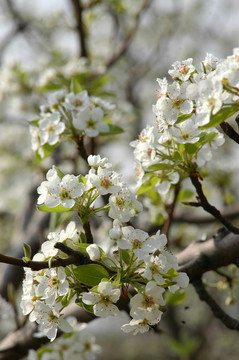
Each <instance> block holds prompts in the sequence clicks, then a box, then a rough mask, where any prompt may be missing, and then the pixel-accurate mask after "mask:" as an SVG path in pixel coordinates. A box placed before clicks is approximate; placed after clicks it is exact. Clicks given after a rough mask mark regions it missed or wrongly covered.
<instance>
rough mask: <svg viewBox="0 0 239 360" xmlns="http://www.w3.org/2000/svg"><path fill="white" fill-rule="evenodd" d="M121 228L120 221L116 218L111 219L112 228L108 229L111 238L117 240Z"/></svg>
mask: <svg viewBox="0 0 239 360" xmlns="http://www.w3.org/2000/svg"><path fill="white" fill-rule="evenodd" d="M121 228H122V223H121V222H120V221H119V220H118V219H115V220H114V221H113V228H112V229H110V231H109V235H110V238H111V239H112V240H118V239H120V238H121V236H122V231H121Z"/></svg>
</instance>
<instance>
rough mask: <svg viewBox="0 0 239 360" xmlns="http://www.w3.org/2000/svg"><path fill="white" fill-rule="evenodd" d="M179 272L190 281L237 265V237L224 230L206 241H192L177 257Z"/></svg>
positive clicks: (238, 238) (238, 247)
mask: <svg viewBox="0 0 239 360" xmlns="http://www.w3.org/2000/svg"><path fill="white" fill-rule="evenodd" d="M177 259H178V264H179V271H184V272H186V273H187V274H188V276H189V278H190V279H194V278H195V277H200V276H201V275H202V274H204V273H205V272H207V271H211V270H216V269H218V268H220V267H223V266H227V265H230V264H236V265H238V264H239V236H238V235H235V234H233V233H230V232H228V231H227V230H226V229H224V230H223V231H219V233H218V235H217V236H216V237H214V238H211V239H209V240H206V241H194V242H193V243H191V244H190V245H189V246H188V247H187V248H186V249H184V250H183V251H181V252H180V253H179V254H178V255H177Z"/></svg>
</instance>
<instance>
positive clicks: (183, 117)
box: [175, 113, 193, 124]
mask: <svg viewBox="0 0 239 360" xmlns="http://www.w3.org/2000/svg"><path fill="white" fill-rule="evenodd" d="M192 115H193V113H191V114H182V113H180V114H179V115H178V119H177V121H176V123H175V124H180V123H181V122H183V121H185V120H188V119H190V117H192Z"/></svg>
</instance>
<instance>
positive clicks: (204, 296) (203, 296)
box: [192, 277, 239, 331]
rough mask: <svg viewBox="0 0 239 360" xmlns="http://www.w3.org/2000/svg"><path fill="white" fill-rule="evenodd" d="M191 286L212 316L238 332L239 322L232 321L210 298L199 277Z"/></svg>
mask: <svg viewBox="0 0 239 360" xmlns="http://www.w3.org/2000/svg"><path fill="white" fill-rule="evenodd" d="M192 284H193V286H194V288H195V290H196V292H197V294H198V296H199V298H200V300H202V301H205V302H206V303H207V304H208V305H209V306H210V308H211V310H212V312H213V315H214V316H215V317H216V318H218V319H219V320H221V322H222V323H223V324H224V325H225V326H226V327H227V328H229V329H231V330H237V331H239V321H238V320H236V319H233V318H232V317H231V316H229V315H228V314H226V313H225V312H224V311H223V310H222V308H221V307H220V306H219V305H218V304H217V303H216V301H215V300H214V299H213V298H212V297H211V295H210V294H209V293H208V292H207V291H206V289H205V287H204V286H203V283H202V279H201V278H200V277H199V278H197V279H194V280H193V281H192Z"/></svg>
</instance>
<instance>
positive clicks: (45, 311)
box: [29, 301, 72, 341]
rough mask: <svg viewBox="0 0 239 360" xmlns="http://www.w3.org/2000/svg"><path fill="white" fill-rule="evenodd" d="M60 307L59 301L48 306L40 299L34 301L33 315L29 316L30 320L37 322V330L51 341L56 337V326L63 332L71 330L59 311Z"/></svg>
mask: <svg viewBox="0 0 239 360" xmlns="http://www.w3.org/2000/svg"><path fill="white" fill-rule="evenodd" d="M61 307H62V305H61V304H59V303H55V304H54V305H53V306H48V305H46V304H44V303H43V302H41V301H36V306H35V309H34V317H33V316H32V317H31V316H30V317H29V320H30V321H36V322H37V323H38V324H39V331H40V332H42V333H43V334H44V335H45V336H47V337H48V339H50V340H51V341H53V340H54V339H55V338H56V334H57V328H58V327H59V328H60V329H61V330H62V331H64V332H71V331H72V327H71V326H70V324H69V323H68V322H67V321H66V320H65V319H63V317H62V314H60V312H59V310H60V308H61ZM31 315H32V314H31Z"/></svg>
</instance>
